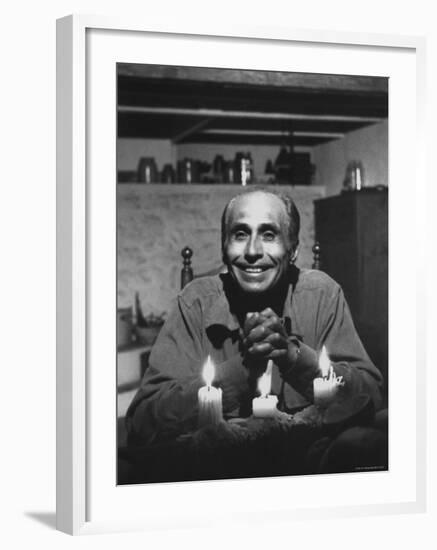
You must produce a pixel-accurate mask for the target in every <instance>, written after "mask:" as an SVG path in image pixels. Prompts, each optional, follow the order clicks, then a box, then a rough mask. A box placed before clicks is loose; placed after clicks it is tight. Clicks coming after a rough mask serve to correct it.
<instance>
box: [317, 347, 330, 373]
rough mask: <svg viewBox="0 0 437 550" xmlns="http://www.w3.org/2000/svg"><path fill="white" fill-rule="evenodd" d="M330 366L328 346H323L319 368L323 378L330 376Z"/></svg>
mask: <svg viewBox="0 0 437 550" xmlns="http://www.w3.org/2000/svg"><path fill="white" fill-rule="evenodd" d="M330 366H331V362H330V361H329V357H328V352H327V351H326V347H325V346H323V348H322V352H321V353H320V357H319V368H320V371H321V373H322V376H323V378H326V377H327V376H328V374H329V367H330Z"/></svg>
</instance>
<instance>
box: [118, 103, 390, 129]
mask: <svg viewBox="0 0 437 550" xmlns="http://www.w3.org/2000/svg"><path fill="white" fill-rule="evenodd" d="M118 112H119V113H143V114H146V113H150V114H162V115H184V116H187V115H188V116H201V117H207V118H211V117H229V118H237V117H238V118H242V119H243V118H253V119H267V120H269V119H270V120H274V119H277V120H316V121H318V120H320V121H322V120H323V121H336V122H360V123H361V122H362V123H369V124H370V123H372V122H380V121H381V120H384V119H383V118H382V117H370V116H369V117H366V116H355V115H329V114H304V113H270V112H252V111H223V110H221V109H180V108H173V107H139V106H131V105H120V106H119V107H118Z"/></svg>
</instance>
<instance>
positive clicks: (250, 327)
mask: <svg viewBox="0 0 437 550" xmlns="http://www.w3.org/2000/svg"><path fill="white" fill-rule="evenodd" d="M299 226H300V219H299V213H298V211H297V209H296V206H295V204H294V202H293V201H292V199H291V198H290V197H288V196H285V195H281V194H276V193H273V192H271V191H270V190H259V189H256V188H254V189H250V190H249V191H247V192H245V193H243V194H241V195H238V196H237V197H234V198H233V199H232V200H231V201H230V202H229V203H228V205H227V206H226V208H225V210H224V212H223V215H222V254H223V261H224V263H225V265H226V267H227V273H225V274H222V275H217V276H213V277H204V278H199V279H195V280H194V281H193V282H192V283H190V284H189V285H188V286H187V287H185V288H184V290H183V291H182V292H181V293H180V294H179V296H178V298H177V301H176V305H175V307H174V309H173V311H172V312H171V314H170V315H169V317H168V320H167V322H166V323H165V325H164V327H163V329H162V330H161V333H160V335H159V337H158V340H157V342H156V344H155V346H154V348H153V350H152V353H151V355H150V360H149V368H148V369H147V371H146V373H145V376H144V379H143V381H142V384H141V388H140V389H139V391H138V393H137V395H136V396H135V398H134V400H133V402H132V404H131V406H130V408H129V410H128V414H127V422H126V424H127V429H128V433H129V441H130V443H131V444H139V443H144V442H148V443H151V442H155V441H159V440H165V439H168V438H171V437H174V436H176V435H178V434H181V433H184V432H187V431H190V430H192V429H193V428H194V427H195V426H196V420H197V413H198V409H197V392H198V390H199V388H200V387H201V386H203V385H204V381H203V379H202V368H203V365H204V364H205V361H206V359H207V357H208V355H209V356H211V358H212V361H213V363H214V365H215V370H216V373H215V379H214V385H217V386H219V387H221V388H222V390H223V412H224V415H225V417H232V416H248V415H250V414H251V412H252V410H251V403H252V399H253V397H254V396H255V395H256V392H257V380H258V378H259V376H260V375H261V374H262V372H263V371H264V370H265V369H266V365H267V362H268V361H269V360H272V361H273V371H272V393H273V394H276V395H277V396H278V407H279V409H281V410H283V411H286V412H293V411H296V410H298V409H300V408H302V407H304V406H305V405H308V404H310V403H311V402H312V400H313V380H314V378H316V377H317V376H320V372H319V367H318V356H319V354H320V351H321V349H322V346H324V345H325V346H326V348H327V350H328V352H329V356H330V359H331V361H332V363H333V364H334V368H335V372H336V374H337V376H343V380H344V381H345V387H347V389H348V392H349V393H350V394H351V395H354V394H357V395H358V394H362V393H367V394H368V395H369V396H370V398H371V399H372V400H373V403H374V405H375V407H376V408H378V407H379V405H380V401H381V397H380V389H381V386H382V377H381V375H380V373H379V371H378V369H377V368H376V367H375V366H374V365H373V364H372V362H371V361H370V359H369V357H368V355H367V353H366V351H365V350H364V348H363V346H362V344H361V341H360V339H359V337H358V335H357V333H356V331H355V328H354V325H353V322H352V319H351V316H350V312H349V309H348V306H347V304H346V302H345V299H344V296H343V292H342V290H341V288H340V287H339V285H338V284H337V283H335V282H334V281H333V280H332V279H331V278H330V277H328V276H327V275H326V274H324V273H322V272H320V271H315V270H304V269H298V268H297V267H296V266H295V263H294V262H295V259H296V256H297V249H298V243H299V240H298V236H299Z"/></svg>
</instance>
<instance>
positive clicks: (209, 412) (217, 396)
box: [198, 355, 223, 428]
mask: <svg viewBox="0 0 437 550" xmlns="http://www.w3.org/2000/svg"><path fill="white" fill-rule="evenodd" d="M214 374H215V373H214V364H213V362H212V361H211V357H210V356H209V355H208V359H207V360H206V363H205V366H204V367H203V379H204V380H205V383H206V386H203V387H201V388H200V389H199V393H198V402H199V419H198V421H199V428H203V427H205V426H215V425H217V424H218V423H219V422H221V421H222V420H223V411H222V390H221V389H220V388H215V387H214V386H212V381H213V379H214Z"/></svg>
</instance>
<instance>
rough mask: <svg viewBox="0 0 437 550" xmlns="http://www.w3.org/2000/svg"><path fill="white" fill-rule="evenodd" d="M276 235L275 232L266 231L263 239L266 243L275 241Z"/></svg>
mask: <svg viewBox="0 0 437 550" xmlns="http://www.w3.org/2000/svg"><path fill="white" fill-rule="evenodd" d="M275 237H276V235H275V234H274V233H273V231H266V232H265V233H264V234H263V238H264V240H265V241H273V240H274V239H275Z"/></svg>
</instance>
